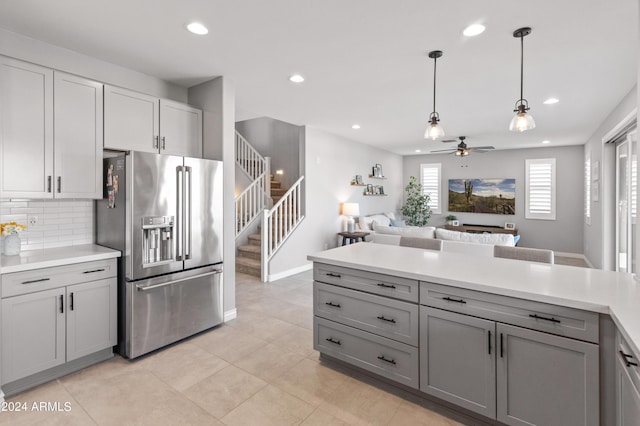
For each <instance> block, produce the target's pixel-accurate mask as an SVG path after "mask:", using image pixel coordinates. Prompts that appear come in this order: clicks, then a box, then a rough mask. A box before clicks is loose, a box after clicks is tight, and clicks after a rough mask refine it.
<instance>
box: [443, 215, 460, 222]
mask: <svg viewBox="0 0 640 426" xmlns="http://www.w3.org/2000/svg"><path fill="white" fill-rule="evenodd" d="M445 220H447V221H450V220H458V218H457V217H456V216H455V215H452V214H450V215H449V216H447V217H446V218H445Z"/></svg>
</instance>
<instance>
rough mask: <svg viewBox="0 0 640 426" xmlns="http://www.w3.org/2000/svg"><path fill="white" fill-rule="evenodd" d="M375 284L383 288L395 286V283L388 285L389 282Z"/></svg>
mask: <svg viewBox="0 0 640 426" xmlns="http://www.w3.org/2000/svg"><path fill="white" fill-rule="evenodd" d="M377 285H378V287H384V288H396V286H395V285H389V284H385V283H378V284H377Z"/></svg>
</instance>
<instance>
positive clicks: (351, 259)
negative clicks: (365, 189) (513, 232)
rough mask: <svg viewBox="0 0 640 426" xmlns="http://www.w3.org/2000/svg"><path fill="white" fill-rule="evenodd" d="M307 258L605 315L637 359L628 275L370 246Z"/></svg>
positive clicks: (636, 296)
mask: <svg viewBox="0 0 640 426" xmlns="http://www.w3.org/2000/svg"><path fill="white" fill-rule="evenodd" d="M307 258H308V259H309V260H311V261H314V262H320V263H327V264H330V265H336V266H344V267H347V268H355V269H364V270H366V271H370V272H377V273H381V274H388V275H395V276H398V277H405V278H410V279H416V280H422V281H429V282H433V283H437V284H445V285H451V286H455V287H460V288H466V289H470V290H478V291H484V292H487V293H494V294H500V295H504V296H512V297H517V298H521V299H527V300H533V301H538V302H544V303H550V304H554V305H560V306H567V307H571V308H577V309H583V310H586V311H592V312H599V313H604V314H609V315H610V316H611V318H612V319H613V321H614V322H615V323H616V325H617V327H618V329H619V330H620V332H621V333H622V335H623V336H624V337H625V339H626V340H627V341H628V343H629V344H630V345H631V349H633V351H634V352H635V354H636V356H639V357H640V283H638V282H636V281H635V280H634V278H633V277H632V276H631V275H630V274H625V273H619V272H610V271H602V270H599V269H589V268H578V267H574V266H563V265H549V264H544V263H534V262H524V261H520V260H511V259H500V258H492V257H483V256H471V255H462V254H457V253H444V252H437V251H432V250H421V249H416V248H410V247H400V246H392V245H386V244H373V243H358V244H350V245H348V246H343V247H338V248H335V249H331V250H327V251H323V252H320V253H315V254H311V255H309V256H308V257H307Z"/></svg>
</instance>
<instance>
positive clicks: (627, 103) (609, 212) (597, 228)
mask: <svg viewBox="0 0 640 426" xmlns="http://www.w3.org/2000/svg"><path fill="white" fill-rule="evenodd" d="M636 91H637V88H636V87H634V88H633V89H632V90H631V91H630V92H629V93H628V94H627V95H626V96H625V97H624V98H623V99H622V100H621V101H620V103H619V104H618V106H616V108H615V109H614V110H613V111H612V112H611V114H609V116H608V117H607V118H606V119H605V120H604V121H603V122H602V124H601V125H600V127H598V129H597V130H596V131H595V132H594V134H593V135H592V136H591V137H590V138H589V140H588V141H587V142H586V144H585V150H589V151H590V152H591V164H592V165H593V164H594V163H595V162H596V161H598V162H600V173H601V179H600V180H601V182H600V194H599V195H600V197H599V201H593V200H592V201H591V224H590V225H589V224H586V223H585V224H584V228H583V229H584V254H585V256H586V257H587V259H589V261H590V262H591V263H592V264H593V266H594V267H595V268H599V269H613V268H614V266H615V261H614V258H615V253H614V244H615V227H614V226H612V224H614V222H613V215H614V213H615V209H614V207H615V206H614V205H613V204H614V203H615V200H613V201H612V200H611V199H610V198H611V197H613V196H615V195H614V194H615V176H614V173H613V171H614V170H615V164H614V158H613V157H614V156H613V155H612V152H611V150H612V149H613V147H611V146H608V147H605V146H604V144H603V143H602V137H603V136H604V135H606V134H607V133H608V132H609V131H611V130H612V129H613V128H614V127H615V126H616V125H617V124H618V123H620V121H621V120H622V119H624V118H625V117H626V116H628V115H629V114H630V113H631V112H632V111H633V110H634V108H636V106H637V100H636V99H637V98H636ZM583 223H584V220H583Z"/></svg>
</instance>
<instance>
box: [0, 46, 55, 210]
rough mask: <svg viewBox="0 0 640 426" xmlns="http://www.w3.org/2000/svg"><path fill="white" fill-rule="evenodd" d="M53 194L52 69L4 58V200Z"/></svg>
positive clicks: (0, 172)
mask: <svg viewBox="0 0 640 426" xmlns="http://www.w3.org/2000/svg"><path fill="white" fill-rule="evenodd" d="M9 197H14V198H18V197H24V198H52V197H53V71H52V70H50V69H48V68H44V67H40V66H37V65H32V64H29V63H26V62H22V61H18V60H15V59H11V58H6V57H2V56H0V198H9Z"/></svg>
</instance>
